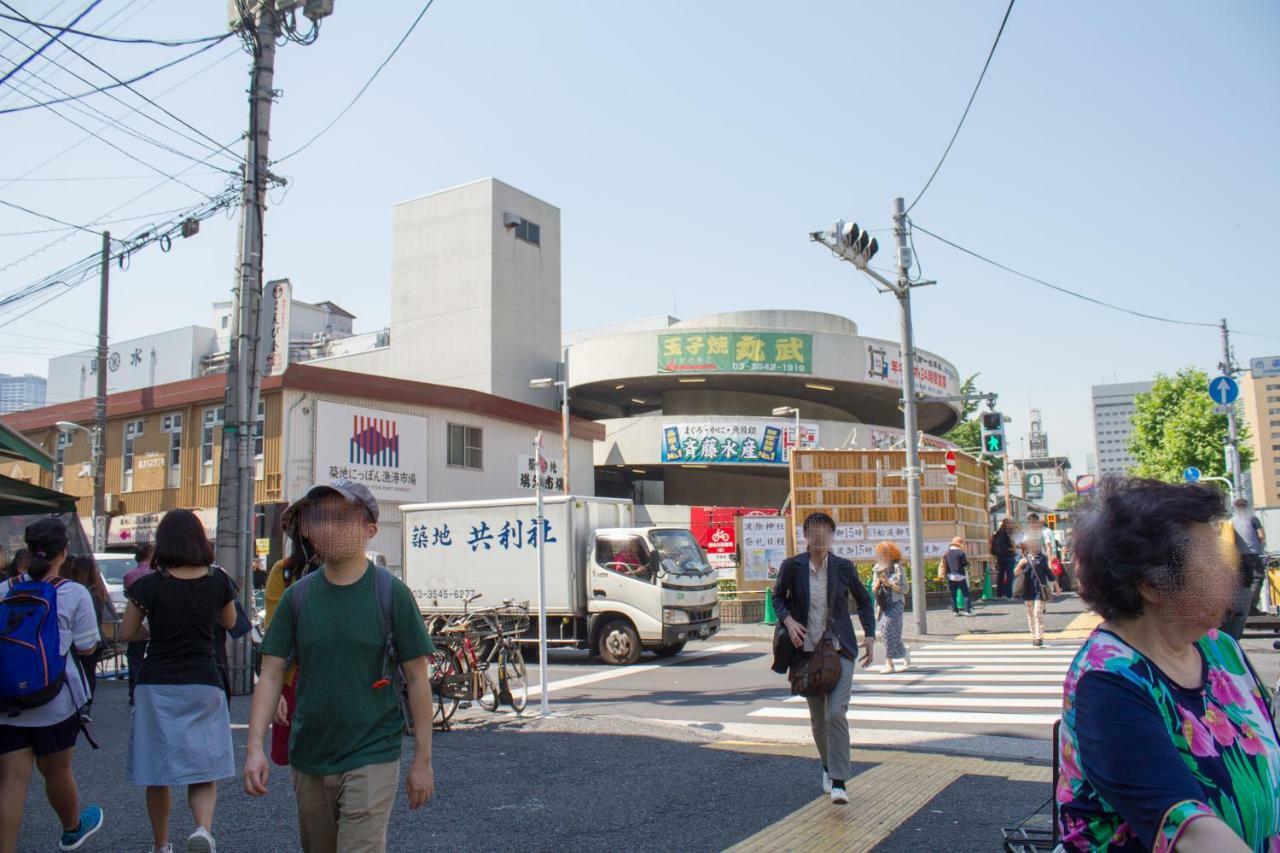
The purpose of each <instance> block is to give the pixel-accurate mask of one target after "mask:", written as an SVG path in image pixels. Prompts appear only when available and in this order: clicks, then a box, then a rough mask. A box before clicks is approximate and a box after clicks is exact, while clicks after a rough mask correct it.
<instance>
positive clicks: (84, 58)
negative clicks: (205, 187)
mask: <svg viewBox="0 0 1280 853" xmlns="http://www.w3.org/2000/svg"><path fill="white" fill-rule="evenodd" d="M0 6H4V7H5V8H6V9H9V10H10V11H13V12H17V11H18V10H17V9H14V8H13V7H12V6H10V5H9V4H8V3H6V2H4V0H0ZM19 14H20V15H21V13H19ZM23 17H24V19H25V20H26V22H27V23H28V24H33V25H35V26H39V25H38V24H34V22H33V21H31V20H30V19H29V18H25V16H23ZM229 36H230V33H228V37H229ZM10 38H12V36H10ZM14 40H15V41H19V43H21V42H20V40H18V39H14ZM217 44H218V42H213V43H211V44H208V45H205V46H204V47H202V48H200V49H199V50H197V51H195V52H194V53H191V54H188V55H187V56H186V57H185V58H186V59H189V58H191V57H192V56H197V55H199V54H201V53H203V52H204V51H206V50H211V49H213V48H214V47H216V46H217ZM66 48H67V50H69V51H71V52H72V53H74V54H75V55H76V56H78V57H80V59H81V60H82V61H84V62H87V63H88V64H89V65H92V66H93V67H94V68H96V69H97V70H98V71H100V72H102V73H103V74H105V75H107V76H108V77H110V78H111V79H112V80H114V81H115V82H116V84H117V85H119V86H124V87H125V88H126V89H128V90H129V91H130V92H132V93H133V94H134V95H136V96H137V97H139V98H141V99H142V100H144V101H146V102H147V103H148V104H151V106H153V107H155V108H156V109H158V110H160V112H162V113H164V114H165V115H167V116H168V117H169V118H171V119H173V120H174V121H176V122H178V123H179V124H181V125H182V126H183V127H186V128H187V129H188V130H191V131H192V132H194V133H196V134H198V135H200V136H203V137H204V138H205V139H207V140H208V141H209V142H212V143H213V144H214V145H215V146H217V144H218V141H217V140H216V139H214V138H213V137H212V136H210V135H209V134H207V133H205V132H204V131H202V130H200V129H199V128H198V127H196V126H194V125H192V124H191V123H190V122H187V121H185V120H183V119H182V118H180V117H179V116H176V115H174V114H173V113H172V112H170V111H169V110H168V109H166V108H164V107H162V106H161V105H160V104H158V103H156V102H155V101H153V100H151V98H148V97H147V96H146V95H144V94H142V93H141V92H139V91H138V90H137V89H135V88H133V86H131V85H130V84H129V83H128V82H126V81H124V80H121V79H120V78H119V77H117V76H116V75H114V74H112V73H111V72H110V71H108V70H107V69H105V68H103V67H102V66H101V65H99V64H98V63H96V62H94V61H93V60H92V59H89V58H88V57H87V56H85V55H84V54H83V53H81V52H80V51H78V50H76V49H75V48H74V47H72V46H71V45H66ZM50 61H52V60H50ZM177 61H181V60H175V62H177ZM55 64H57V63H55ZM169 64H170V65H172V64H173V63H169ZM58 67H59V68H62V70H64V71H67V72H68V73H70V74H72V75H73V76H75V77H76V78H77V79H79V80H81V81H83V82H85V83H89V81H88V80H86V79H85V78H84V77H81V76H80V75H79V74H77V73H76V72H74V71H71V70H70V69H68V68H66V67H65V66H63V65H58ZM155 71H156V69H152V71H151V72H148V73H154V72H155ZM141 76H143V77H145V76H146V75H141ZM90 85H92V84H90ZM99 91H102V92H106V90H105V89H100V90H99ZM109 97H110V98H111V99H112V100H114V101H118V102H119V103H120V104H121V105H122V106H128V105H127V104H125V103H124V101H121V100H120V99H119V98H117V97H116V96H115V95H109ZM139 115H141V116H143V117H144V118H147V119H149V120H151V121H152V122H154V123H155V124H157V125H159V126H161V127H164V128H165V129H166V130H169V131H172V130H173V129H172V128H170V127H167V126H166V125H165V124H164V123H163V122H160V121H157V120H156V119H154V118H152V117H151V116H149V115H147V114H146V113H142V112H139ZM179 135H182V134H179ZM184 138H186V139H187V140H188V141H190V142H195V143H196V144H198V145H203V144H204V143H201V142H199V140H193V139H191V137H184ZM205 147H206V148H207V147H208V146H205ZM214 150H217V149H214ZM228 154H229V155H230V152H228ZM230 156H233V157H234V156H235V155H230ZM236 159H237V161H238V160H239V158H236Z"/></svg>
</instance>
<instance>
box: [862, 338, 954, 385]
mask: <svg viewBox="0 0 1280 853" xmlns="http://www.w3.org/2000/svg"><path fill="white" fill-rule="evenodd" d="M902 364H903V359H902V348H901V347H900V346H898V345H896V344H893V343H890V342H889V341H868V342H867V375H866V381H868V382H873V383H876V384H878V385H889V386H892V387H894V388H901V387H902ZM959 387H960V382H959V378H958V377H957V376H956V370H955V368H954V367H952V366H951V365H949V364H947V363H946V362H944V361H942V360H941V359H939V358H935V357H934V356H931V355H929V354H927V353H921V352H917V353H916V391H918V392H919V393H921V394H934V395H938V396H947V395H950V394H956V393H959V391H958V389H959Z"/></svg>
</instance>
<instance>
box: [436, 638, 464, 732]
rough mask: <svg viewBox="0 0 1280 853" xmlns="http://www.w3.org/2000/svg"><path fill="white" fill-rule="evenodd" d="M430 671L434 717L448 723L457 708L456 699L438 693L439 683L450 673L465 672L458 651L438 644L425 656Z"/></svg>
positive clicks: (443, 723) (457, 701)
mask: <svg viewBox="0 0 1280 853" xmlns="http://www.w3.org/2000/svg"><path fill="white" fill-rule="evenodd" d="M427 665H428V667H429V668H430V673H431V694H432V697H433V698H434V699H435V702H436V713H435V719H436V721H438V722H439V723H440V725H442V726H443V725H448V723H449V720H451V719H452V718H453V715H454V714H455V713H456V712H457V710H458V703H459V700H458V699H448V698H446V697H444V696H441V695H440V685H441V684H442V683H443V682H444V680H445V679H446V678H448V677H449V676H451V675H459V674H461V673H463V672H465V671H466V670H465V668H464V667H463V665H462V659H461V658H459V657H458V652H457V651H456V650H455V649H453V648H451V647H450V646H443V645H442V646H439V647H437V648H436V650H435V651H434V652H432V653H431V655H430V656H429V657H428V658H427Z"/></svg>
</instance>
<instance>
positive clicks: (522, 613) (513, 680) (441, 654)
mask: <svg viewBox="0 0 1280 853" xmlns="http://www.w3.org/2000/svg"><path fill="white" fill-rule="evenodd" d="M478 598H480V595H479V594H476V595H474V596H472V597H471V598H469V599H467V600H466V601H465V602H464V603H463V613H462V614H461V615H459V616H456V617H453V618H450V619H447V620H444V621H443V622H442V623H436V624H435V625H433V627H434V628H435V630H433V631H432V634H433V637H432V639H433V641H434V642H435V644H436V648H437V652H436V655H435V656H434V657H435V660H434V661H433V663H434V666H433V686H434V687H436V689H437V696H438V698H439V703H440V708H439V710H438V711H437V713H436V716H437V719H439V720H441V722H442V724H444V725H445V726H447V725H448V721H449V720H450V719H451V718H452V717H453V714H454V713H455V712H456V711H457V709H458V708H459V707H460V706H461V705H462V703H463V702H477V703H479V705H480V707H481V708H484V709H485V710H486V711H496V710H498V706H500V705H509V706H511V708H512V709H513V710H514V711H516V712H517V713H519V712H521V711H523V710H524V709H525V707H526V706H527V704H528V700H529V683H528V670H527V668H526V667H525V662H524V654H523V653H522V652H521V650H520V644H519V637H520V636H522V635H523V634H525V633H526V632H528V630H529V605H528V603H527V602H525V603H519V604H517V603H515V602H514V601H512V600H511V599H507V600H505V601H504V602H503V603H502V606H501V607H493V608H488V609H484V610H477V611H474V612H471V611H470V610H469V608H470V605H471V603H472V602H474V601H476V600H477V599H478ZM495 672H496V677H495V675H494V673H495Z"/></svg>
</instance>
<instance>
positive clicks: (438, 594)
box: [413, 589, 476, 601]
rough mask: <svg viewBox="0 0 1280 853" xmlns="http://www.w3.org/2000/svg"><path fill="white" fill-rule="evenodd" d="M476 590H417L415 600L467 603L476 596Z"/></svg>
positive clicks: (414, 593)
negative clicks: (466, 601)
mask: <svg viewBox="0 0 1280 853" xmlns="http://www.w3.org/2000/svg"><path fill="white" fill-rule="evenodd" d="M475 594H476V591H475V590H474V589H415V590H414V591H413V595H414V598H419V599H423V600H426V601H439V600H440V599H451V598H453V599H458V600H460V601H465V600H467V599H468V598H470V597H471V596H473V595H475Z"/></svg>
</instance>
